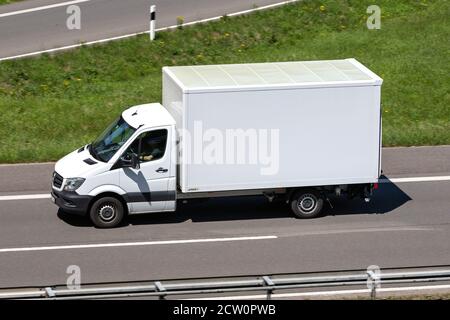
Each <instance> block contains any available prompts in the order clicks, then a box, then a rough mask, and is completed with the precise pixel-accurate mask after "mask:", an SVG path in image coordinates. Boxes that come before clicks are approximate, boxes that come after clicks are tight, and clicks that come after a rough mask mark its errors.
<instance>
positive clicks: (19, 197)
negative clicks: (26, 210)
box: [0, 193, 51, 201]
mask: <svg viewBox="0 0 450 320" xmlns="http://www.w3.org/2000/svg"><path fill="white" fill-rule="evenodd" d="M50 198H51V195H50V194H49V193H45V194H24V195H14V196H0V201H8V200H9V201H11V200H33V199H50Z"/></svg>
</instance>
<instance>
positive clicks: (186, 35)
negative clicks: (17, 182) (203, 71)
mask: <svg viewBox="0 0 450 320" xmlns="http://www.w3.org/2000/svg"><path fill="white" fill-rule="evenodd" d="M372 2H373V1H366V0H364V1H360V0H338V1H331V0H330V1H328V0H323V1H321V2H319V1H314V0H305V1H303V2H300V3H296V4H292V5H286V6H284V7H280V8H277V9H271V10H267V11H260V12H256V13H253V14H251V15H248V16H240V17H233V18H228V17H225V18H224V19H221V21H217V22H211V23H206V24H202V25H196V26H192V27H186V28H182V29H177V30H173V31H167V32H160V33H159V34H158V35H157V39H156V40H155V41H153V42H150V41H148V37H147V36H145V35H143V36H138V37H135V38H130V39H126V40H122V41H117V42H111V43H108V44H105V45H98V46H93V47H82V48H80V49H77V50H73V51H70V52H65V53H60V54H57V55H54V56H49V55H43V56H41V57H38V58H29V59H22V60H15V61H4V62H0V114H1V117H0V136H1V137H2V142H1V144H0V162H3V163H12V162H28V161H48V160H56V159H58V158H59V157H61V156H62V155H64V154H66V153H68V152H69V151H71V150H73V149H75V148H76V147H78V146H80V145H83V144H84V143H87V142H89V141H91V140H92V139H93V138H94V137H95V136H96V135H97V134H98V133H100V132H101V131H102V129H103V128H104V127H105V126H106V125H107V124H108V123H109V122H110V121H111V120H112V119H113V118H115V117H116V116H117V115H118V114H119V113H120V112H121V111H122V110H123V109H125V108H127V107H129V106H131V105H134V104H139V103H146V102H154V101H161V67H162V66H165V65H190V64H213V63H243V62H264V61H288V60H315V59H339V58H348V57H355V58H356V59H358V60H359V61H361V62H362V63H364V64H366V65H367V66H368V67H369V68H370V69H372V70H373V71H375V72H376V73H378V74H379V75H380V76H381V77H382V78H384V84H383V93H382V100H383V126H384V128H383V144H384V145H385V146H400V145H402V146H410V145H437V144H450V107H449V102H450V91H449V88H450V77H449V74H450V60H449V57H450V43H449V41H448V39H450V23H449V21H448V17H449V15H450V2H449V1H446V0H434V1H432V0H421V1H419V0H408V1H396V0H379V1H377V4H378V5H379V6H380V8H381V10H382V17H381V29H380V30H368V29H367V27H366V20H367V16H368V14H367V13H366V9H367V7H368V6H369V5H371V4H372Z"/></svg>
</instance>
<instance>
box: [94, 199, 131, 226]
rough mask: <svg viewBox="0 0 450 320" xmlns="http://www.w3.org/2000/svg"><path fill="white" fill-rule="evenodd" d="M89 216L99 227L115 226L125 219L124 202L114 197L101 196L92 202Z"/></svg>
mask: <svg viewBox="0 0 450 320" xmlns="http://www.w3.org/2000/svg"><path fill="white" fill-rule="evenodd" d="M89 217H90V218H91V221H92V223H93V224H94V226H96V227H97V228H114V227H116V226H117V225H118V224H119V223H120V222H122V220H123V217H124V208H123V204H122V202H121V201H120V200H119V199H117V198H114V197H104V198H100V199H98V200H96V201H95V202H94V203H93V204H92V206H91V209H90V211H89Z"/></svg>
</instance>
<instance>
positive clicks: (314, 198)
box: [291, 189, 323, 219]
mask: <svg viewBox="0 0 450 320" xmlns="http://www.w3.org/2000/svg"><path fill="white" fill-rule="evenodd" d="M322 208H323V197H322V196H321V194H320V193H319V192H318V191H317V190H314V189H304V190H299V191H297V192H296V193H295V194H294V195H293V197H292V199H291V209H292V211H293V212H294V215H295V216H296V217H297V218H301V219H310V218H315V217H317V216H318V215H319V214H320V212H321V211H322Z"/></svg>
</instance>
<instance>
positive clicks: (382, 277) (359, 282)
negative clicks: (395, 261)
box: [0, 266, 450, 299]
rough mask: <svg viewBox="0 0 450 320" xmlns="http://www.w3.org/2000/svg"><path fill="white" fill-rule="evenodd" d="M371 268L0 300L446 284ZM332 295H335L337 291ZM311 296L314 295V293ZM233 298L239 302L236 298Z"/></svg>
mask: <svg viewBox="0 0 450 320" xmlns="http://www.w3.org/2000/svg"><path fill="white" fill-rule="evenodd" d="M371 267H373V266H371ZM371 267H369V268H368V269H367V270H365V271H360V272H355V273H348V272H346V274H342V272H340V273H334V274H327V275H320V276H302V275H300V276H299V275H293V274H282V275H272V276H258V277H254V278H249V277H246V279H242V278H237V279H233V278H231V279H225V280H217V279H203V280H202V279H197V280H165V281H151V282H148V281H147V282H145V283H143V284H132V285H130V284H120V285H118V284H112V283H109V284H96V285H88V286H83V287H82V288H79V289H68V288H67V287H63V286H54V287H44V288H32V289H30V288H8V289H2V290H0V299H109V298H130V297H131V298H132V297H136V298H137V297H148V298H158V299H165V298H167V297H170V296H172V297H176V298H177V299H180V297H181V298H183V297H186V296H189V298H202V299H203V298H207V299H208V297H210V296H211V295H215V298H220V294H224V293H248V292H258V291H259V292H264V294H265V298H266V299H271V298H272V296H273V294H274V292H275V291H277V292H279V291H286V290H290V292H292V290H295V289H297V290H298V289H301V290H303V291H302V292H304V293H305V296H306V295H307V294H308V292H311V290H317V289H318V288H334V290H336V287H346V288H347V287H349V286H358V287H359V288H361V287H362V288H365V289H364V290H359V291H358V290H355V291H358V292H365V293H368V294H369V295H370V297H371V298H372V299H375V298H376V295H377V292H378V291H379V290H381V289H380V288H381V285H383V286H385V285H390V286H392V285H397V286H400V289H403V290H402V291H405V290H404V289H405V288H406V289H407V288H408V286H407V285H408V284H414V285H415V287H414V288H420V287H417V284H419V283H422V284H423V283H436V282H443V283H445V282H449V281H450V268H447V269H442V267H440V268H438V269H430V268H426V270H425V271H420V270H414V271H404V270H402V271H395V272H377V269H376V268H371ZM378 271H379V269H378ZM434 287H436V286H434ZM441 287H447V286H441ZM386 288H388V287H386ZM424 288H425V286H424ZM448 289H450V286H448ZM304 290H307V291H304ZM385 290H386V289H385ZM346 291H349V290H346ZM392 291H395V290H392ZM319 292H320V291H319ZM333 292H337V293H338V292H339V291H338V290H337V291H333ZM315 293H316V295H317V291H316V292H315ZM217 295H219V296H217ZM236 297H237V298H239V295H237V296H236Z"/></svg>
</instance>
